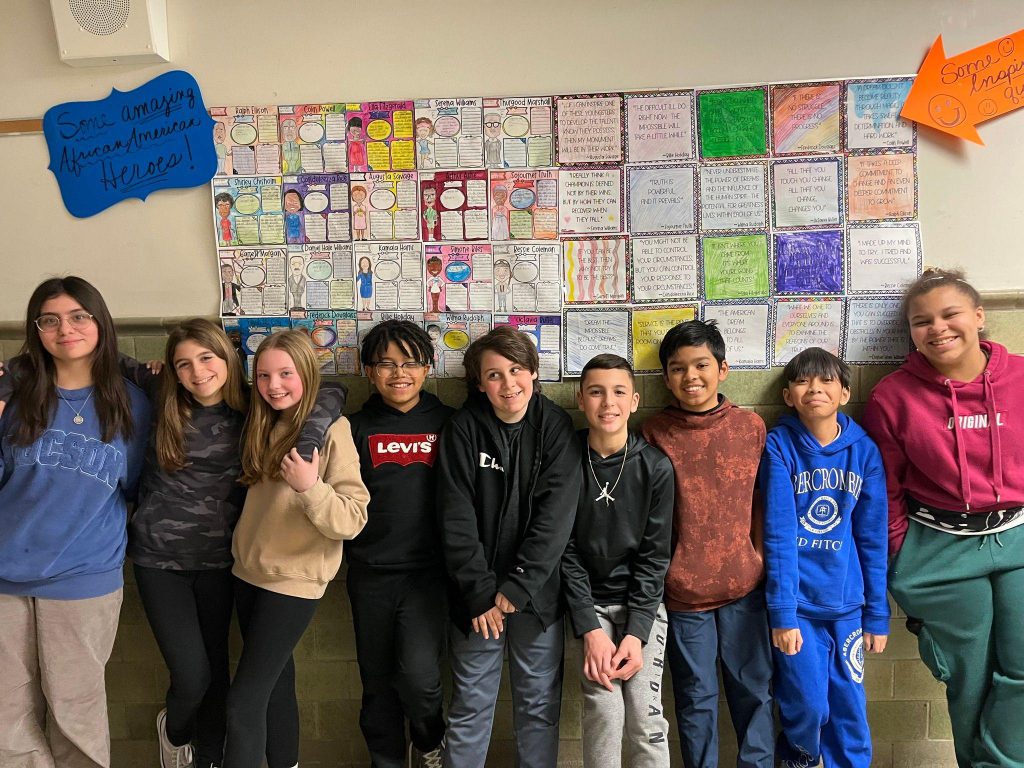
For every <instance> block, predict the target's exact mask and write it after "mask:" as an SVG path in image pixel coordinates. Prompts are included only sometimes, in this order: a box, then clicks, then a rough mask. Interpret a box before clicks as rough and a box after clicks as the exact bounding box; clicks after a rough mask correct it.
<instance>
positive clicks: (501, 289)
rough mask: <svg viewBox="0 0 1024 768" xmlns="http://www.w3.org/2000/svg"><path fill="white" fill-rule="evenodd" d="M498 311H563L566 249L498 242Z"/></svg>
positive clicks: (546, 245) (495, 258) (496, 253)
mask: <svg viewBox="0 0 1024 768" xmlns="http://www.w3.org/2000/svg"><path fill="white" fill-rule="evenodd" d="M492 248H493V255H494V311H495V312H516V313H523V312H527V313H531V312H539V313H544V312H551V313H554V312H561V311H562V246H561V245H560V244H559V243H543V242H539V243H495V244H494V245H493V246H492Z"/></svg>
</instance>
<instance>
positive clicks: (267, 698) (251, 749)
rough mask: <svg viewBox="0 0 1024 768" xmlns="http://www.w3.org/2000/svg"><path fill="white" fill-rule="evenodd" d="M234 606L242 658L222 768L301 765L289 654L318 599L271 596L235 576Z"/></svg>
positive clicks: (292, 663)
mask: <svg viewBox="0 0 1024 768" xmlns="http://www.w3.org/2000/svg"><path fill="white" fill-rule="evenodd" d="M234 582H235V604H236V605H237V607H238V624H239V627H240V628H241V630H242V642H243V645H242V657H241V659H239V661H238V669H236V670H235V679H234V680H232V681H231V690H230V691H229V692H228V708H227V709H228V737H227V744H226V745H225V747H224V768H260V765H261V764H262V763H263V756H264V754H265V755H266V757H267V766H268V768H292V766H293V765H295V764H296V763H297V762H298V761H299V705H298V702H297V701H296V699H295V661H294V660H293V659H292V651H293V650H294V649H295V646H296V645H298V643H299V640H300V639H302V634H303V633H304V632H305V631H306V627H307V626H309V622H310V621H312V620H313V614H314V613H315V612H316V606H317V604H318V603H319V600H307V599H305V598H301V597H289V596H288V595H279V594H277V593H276V592H269V591H267V590H265V589H260V588H259V587H254V586H253V585H252V584H249V583H247V582H244V581H242V580H241V579H239V578H235V579H234Z"/></svg>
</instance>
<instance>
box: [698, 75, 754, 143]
mask: <svg viewBox="0 0 1024 768" xmlns="http://www.w3.org/2000/svg"><path fill="white" fill-rule="evenodd" d="M765 109H766V108H765V98H764V91H763V90H762V89H760V88H756V89H754V90H745V91H708V92H706V93H701V94H700V96H699V98H698V115H699V118H700V152H701V156H702V157H706V158H712V157H745V156H749V155H765V154H767V152H768V134H767V131H766V130H765V126H766V125H767V117H766V114H765Z"/></svg>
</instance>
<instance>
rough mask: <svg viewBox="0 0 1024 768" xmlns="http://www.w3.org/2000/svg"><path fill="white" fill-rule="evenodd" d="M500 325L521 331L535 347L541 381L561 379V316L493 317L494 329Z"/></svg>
mask: <svg viewBox="0 0 1024 768" xmlns="http://www.w3.org/2000/svg"><path fill="white" fill-rule="evenodd" d="M501 325H510V326H512V327H513V328H515V329H516V330H519V331H522V332H523V333H525V334H526V335H527V336H529V337H530V338H531V339H532V340H533V343H534V344H536V345H537V356H538V357H539V358H540V370H539V371H538V373H539V376H538V378H539V379H540V380H541V381H558V380H559V379H560V378H561V377H562V316H561V315H495V316H494V327H495V328H497V327H498V326H501Z"/></svg>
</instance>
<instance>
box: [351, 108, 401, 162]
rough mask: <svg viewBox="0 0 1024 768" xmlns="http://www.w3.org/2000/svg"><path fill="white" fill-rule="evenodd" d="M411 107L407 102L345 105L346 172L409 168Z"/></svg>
mask: <svg viewBox="0 0 1024 768" xmlns="http://www.w3.org/2000/svg"><path fill="white" fill-rule="evenodd" d="M414 114H415V106H414V104H413V102H411V101H367V102H362V103H360V104H346V105H345V134H346V142H347V150H348V169H349V171H412V170H415V169H416V146H415V142H414V140H413V138H414V134H415V130H414V119H413V116H414Z"/></svg>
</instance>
